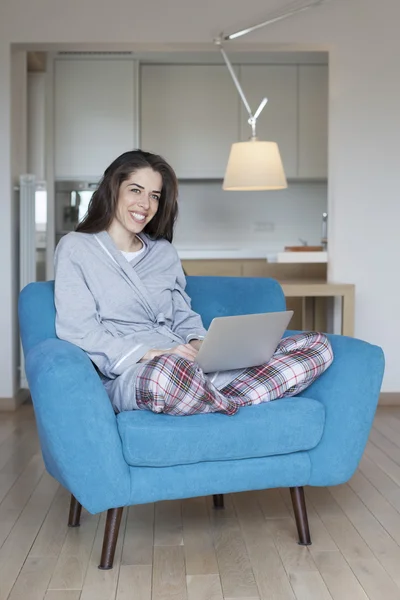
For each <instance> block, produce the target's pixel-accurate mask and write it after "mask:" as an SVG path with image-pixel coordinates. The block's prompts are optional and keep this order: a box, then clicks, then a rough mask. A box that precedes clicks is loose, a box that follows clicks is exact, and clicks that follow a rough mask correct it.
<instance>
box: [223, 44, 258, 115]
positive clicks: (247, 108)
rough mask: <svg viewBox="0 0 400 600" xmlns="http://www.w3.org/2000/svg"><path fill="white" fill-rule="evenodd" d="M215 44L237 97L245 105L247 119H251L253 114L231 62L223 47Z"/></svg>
mask: <svg viewBox="0 0 400 600" xmlns="http://www.w3.org/2000/svg"><path fill="white" fill-rule="evenodd" d="M215 43H216V44H217V45H218V46H219V49H220V51H221V54H222V56H223V59H224V61H225V63H226V66H227V67H228V70H229V73H230V74H231V76H232V79H233V83H234V84H235V86H236V89H237V91H238V92H239V95H240V97H241V99H242V101H243V104H244V105H245V108H246V110H247V112H248V113H249V117H250V119H253V118H254V117H253V113H252V112H251V108H250V104H249V103H248V101H247V98H246V96H245V95H244V91H243V89H242V86H241V85H240V83H239V80H238V78H237V75H236V73H235V70H234V68H233V67H232V64H231V61H230V60H229V58H228V56H227V54H226V52H225V50H224V49H223V47H222V45H221V43H220V42H219V40H216V42H215Z"/></svg>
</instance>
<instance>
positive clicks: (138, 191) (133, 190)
mask: <svg viewBox="0 0 400 600" xmlns="http://www.w3.org/2000/svg"><path fill="white" fill-rule="evenodd" d="M131 192H135V194H136V193H138V194H140V190H139V189H138V188H132V189H131Z"/></svg>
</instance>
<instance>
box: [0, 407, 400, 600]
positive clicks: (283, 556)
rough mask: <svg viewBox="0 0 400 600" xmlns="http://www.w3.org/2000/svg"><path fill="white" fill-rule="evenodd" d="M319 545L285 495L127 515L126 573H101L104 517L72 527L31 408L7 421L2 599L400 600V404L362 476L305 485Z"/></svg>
mask: <svg viewBox="0 0 400 600" xmlns="http://www.w3.org/2000/svg"><path fill="white" fill-rule="evenodd" d="M306 496H307V503H308V514H309V520H310V527H311V536H312V540H313V544H312V546H310V547H308V548H305V547H300V546H299V545H298V544H297V543H296V529H295V524H294V519H293V515H292V510H291V505H290V497H289V492H288V490H286V489H280V490H268V491H264V492H251V493H243V494H235V495H231V496H227V497H226V498H225V502H226V509H225V510H224V511H215V510H214V509H213V508H212V506H211V504H212V500H211V498H195V499H192V500H185V501H183V502H180V501H174V502H160V503H157V504H156V505H145V506H138V507H132V508H130V509H129V511H124V517H123V522H122V525H121V532H120V536H119V544H118V546H117V551H116V561H115V567H114V569H113V570H111V571H99V570H98V569H97V565H98V562H99V557H100V549H101V543H102V536H103V528H104V515H101V516H99V515H96V516H92V515H89V514H88V513H86V512H84V513H83V517H82V524H81V527H80V528H77V529H68V528H67V513H68V504H69V496H68V494H67V492H66V491H65V490H64V489H62V488H61V487H60V486H59V485H58V484H57V483H56V482H55V481H54V480H53V479H52V478H51V477H50V476H49V475H48V474H47V473H46V472H45V471H44V467H43V462H42V458H41V455H40V451H39V445H38V440H37V434H36V429H35V423H34V418H33V413H32V407H31V406H29V405H24V406H23V407H21V408H20V410H19V411H18V412H17V413H14V414H5V413H2V414H1V413H0V600H6V599H9V600H42V599H45V600H78V599H80V600H128V599H134V600H150V599H153V600H222V599H225V600H228V599H234V598H235V599H241V600H257V599H258V600H267V599H268V600H270V599H271V600H294V599H298V600H314V599H315V600H325V599H329V598H333V599H335V600H361V599H364V600H365V599H367V598H370V599H371V600H381V599H384V600H394V599H396V600H400V408H380V409H379V410H378V413H377V416H376V419H375V423H374V427H373V431H372V432H371V436H370V441H369V442H368V445H367V448H366V452H365V455H364V457H363V459H362V461H361V464H360V467H359V470H358V471H357V473H356V474H355V475H354V477H353V478H352V480H351V481H350V482H349V483H348V484H345V485H341V486H337V487H333V488H307V489H306Z"/></svg>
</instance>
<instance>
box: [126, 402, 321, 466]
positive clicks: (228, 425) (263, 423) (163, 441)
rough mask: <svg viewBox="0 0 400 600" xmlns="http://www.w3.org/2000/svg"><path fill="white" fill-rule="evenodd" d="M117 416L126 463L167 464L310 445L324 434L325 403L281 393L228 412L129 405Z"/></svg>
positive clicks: (250, 455)
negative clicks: (179, 412)
mask: <svg viewBox="0 0 400 600" xmlns="http://www.w3.org/2000/svg"><path fill="white" fill-rule="evenodd" d="M117 422H118V429H119V433H120V436H121V439H122V449H123V453H124V457H125V460H126V462H127V463H128V464H129V465H131V466H136V467H170V466H177V465H188V464H195V463H202V462H213V461H229V460H240V459H247V458H262V457H265V456H273V455H280V454H290V453H292V452H299V451H302V450H311V449H312V448H314V447H315V446H316V445H317V444H318V443H319V441H320V439H321V437H322V433H323V429H324V424H325V409H324V406H323V404H322V403H321V402H318V401H317V400H311V399H309V398H305V397H302V398H285V399H282V400H279V402H269V403H267V404H261V405H258V406H248V407H245V408H242V409H241V410H240V411H239V412H238V413H237V414H236V415H234V416H231V417H228V416H226V415H222V414H203V415H193V416H190V417H179V418H177V417H174V416H170V415H164V414H155V413H151V412H148V411H131V412H122V413H120V414H119V415H118V417H117Z"/></svg>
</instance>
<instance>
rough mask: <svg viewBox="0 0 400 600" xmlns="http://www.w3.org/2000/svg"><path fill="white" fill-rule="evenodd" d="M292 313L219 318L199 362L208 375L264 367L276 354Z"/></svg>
mask: <svg viewBox="0 0 400 600" xmlns="http://www.w3.org/2000/svg"><path fill="white" fill-rule="evenodd" d="M292 316H293V311H292V310H286V311H282V312H271V313H262V314H257V315H240V316H235V317H216V318H215V319H213V320H212V321H211V324H210V327H209V329H208V332H207V335H206V337H205V338H204V340H203V343H202V345H201V347H200V350H199V353H198V355H197V357H196V363H197V364H198V365H199V367H200V368H201V369H203V371H204V372H205V373H211V372H213V371H229V370H231V369H243V368H246V367H254V366H256V365H262V364H264V363H266V362H268V361H269V359H270V358H271V357H272V355H273V354H274V352H275V350H276V348H277V346H278V344H279V342H280V341H281V339H282V336H283V334H284V332H285V330H286V329H287V326H288V324H289V321H290V319H291V318H292Z"/></svg>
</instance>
